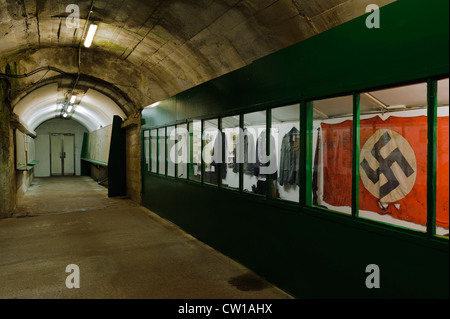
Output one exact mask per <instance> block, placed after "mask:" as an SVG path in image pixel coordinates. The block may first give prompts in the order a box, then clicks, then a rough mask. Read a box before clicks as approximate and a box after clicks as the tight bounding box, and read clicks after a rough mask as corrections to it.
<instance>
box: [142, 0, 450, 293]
mask: <svg viewBox="0 0 450 319" xmlns="http://www.w3.org/2000/svg"><path fill="white" fill-rule="evenodd" d="M448 6H449V3H448V1H441V0H433V1H427V2H424V1H419V0H408V1H406V0H399V1H397V2H394V3H392V4H390V5H388V6H385V7H383V8H382V9H381V12H380V17H381V28H379V29H368V28H367V27H366V17H367V15H366V16H362V17H361V18H358V19H355V20H353V21H350V22H348V23H346V24H343V25H341V26H339V27H337V28H334V29H332V30H330V31H327V32H324V33H322V34H320V35H318V36H315V37H313V38H310V39H308V40H306V41H303V42H301V43H299V44H296V45H294V46H292V47H289V48H287V49H285V50H282V51H280V52H277V53H275V54H272V55H270V56H268V57H265V58H262V59H260V60H258V61H255V62H254V63H252V64H250V65H249V66H247V67H245V68H242V69H240V70H237V71H235V72H232V73H230V74H227V75H225V76H222V77H220V78H217V79H214V80H212V81H209V82H207V83H205V84H203V85H200V86H198V87H195V88H193V89H191V90H188V91H186V92H183V93H180V94H178V95H176V96H174V97H172V98H169V99H167V100H165V101H162V102H161V104H160V105H159V106H158V107H156V108H147V109H144V110H143V113H142V117H143V120H144V122H145V123H144V125H143V126H142V130H143V131H145V130H148V129H154V128H158V127H163V126H168V125H174V124H181V123H186V121H189V120H194V119H196V120H198V119H209V118H214V117H224V116H230V115H233V114H242V113H243V112H247V111H251V110H260V109H264V108H266V107H275V106H280V105H284V104H288V103H294V102H303V103H302V105H303V106H306V105H307V104H306V103H305V102H304V101H305V100H314V99H318V98H323V97H328V96H330V97H331V96H336V95H343V94H349V93H350V94H351V93H354V92H359V91H364V90H367V89H375V88H384V87H389V86H392V85H399V84H407V83H413V82H417V81H420V80H423V81H426V80H429V79H430V78H432V79H434V78H435V79H439V78H442V77H448V73H449V61H448V56H449V31H448V27H449V16H448V9H449V8H448ZM306 118H307V114H306V112H304V114H303V115H302V123H305V121H306ZM305 130H306V128H305V125H304V128H303V133H305V134H306V135H307V133H308V131H307V130H306V131H305ZM142 145H144V143H142ZM306 147H307V141H306V142H305V141H304V143H303V148H304V149H303V150H306ZM142 153H143V154H145V152H142ZM307 165H311V163H308V162H307V161H303V163H302V167H303V169H304V170H305V171H306V166H307ZM303 175H306V174H303ZM303 178H304V180H305V182H306V181H307V178H308V177H307V176H303ZM303 191H304V192H306V191H307V189H304V190H303ZM302 198H303V200H302V201H303V203H300V205H298V204H290V203H284V202H279V201H272V200H269V199H265V198H257V197H254V196H252V195H250V194H243V193H239V192H235V191H229V190H226V189H219V188H217V187H213V186H208V185H203V184H198V183H195V182H192V181H181V180H176V179H172V178H167V177H161V176H157V175H154V174H149V173H144V172H143V203H144V205H145V206H146V207H148V208H149V209H151V210H152V211H154V212H155V213H157V214H159V215H160V216H162V217H164V218H166V219H168V220H170V221H172V222H173V223H175V224H177V225H178V226H180V227H181V228H183V229H184V230H186V231H187V232H189V233H190V234H192V235H193V236H195V237H196V238H198V239H200V240H201V241H203V242H205V243H207V244H208V245H210V246H212V247H214V248H216V249H218V250H219V251H221V252H223V253H224V254H226V255H228V256H230V257H231V258H233V259H235V260H237V261H238V262H240V263H242V264H243V265H245V266H247V267H249V268H251V269H252V270H254V271H255V272H257V273H258V274H260V275H261V276H263V277H265V278H266V279H268V280H269V281H271V282H273V283H275V284H277V285H278V286H279V287H280V288H282V289H284V290H286V291H287V292H289V293H291V294H292V295H294V296H295V297H297V298H448V297H449V278H448V274H449V250H448V248H449V245H448V241H447V240H445V239H442V238H437V237H434V236H429V234H422V233H416V232H413V231H409V230H406V229H402V228H395V227H393V226H392V227H391V226H388V225H384V224H381V223H375V222H370V221H367V220H363V219H359V218H353V217H350V216H342V215H339V214H335V213H333V212H326V211H323V210H319V209H315V208H309V207H306V205H305V204H306V201H305V199H304V198H305V196H303V197H302ZM370 264H376V265H378V266H379V267H380V270H381V288H380V289H368V288H367V287H366V284H365V283H366V278H367V276H368V274H367V273H366V267H367V266H368V265H370Z"/></svg>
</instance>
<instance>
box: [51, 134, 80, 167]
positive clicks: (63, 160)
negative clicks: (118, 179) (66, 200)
mask: <svg viewBox="0 0 450 319" xmlns="http://www.w3.org/2000/svg"><path fill="white" fill-rule="evenodd" d="M50 166H51V169H50V171H51V175H52V176H74V175H75V136H74V135H73V134H51V135H50Z"/></svg>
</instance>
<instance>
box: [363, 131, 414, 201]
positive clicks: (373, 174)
mask: <svg viewBox="0 0 450 319" xmlns="http://www.w3.org/2000/svg"><path fill="white" fill-rule="evenodd" d="M391 140H392V138H391V136H390V135H389V133H388V132H386V133H384V135H383V136H382V137H381V138H380V139H379V141H378V142H377V143H376V144H375V145H374V147H373V149H372V152H371V153H372V155H373V157H374V158H375V159H376V160H377V161H378V163H379V164H380V165H379V167H378V168H377V169H376V170H373V169H372V168H371V167H370V165H369V163H368V162H367V160H366V159H364V160H363V161H362V163H361V167H362V168H363V169H364V171H365V172H366V174H367V177H368V178H369V179H370V180H371V181H372V183H374V184H376V183H378V182H379V181H380V176H381V174H383V175H384V176H385V177H386V179H387V180H388V182H387V183H386V184H384V185H383V186H382V187H380V199H382V198H384V197H386V196H388V195H389V194H390V193H391V192H392V191H393V190H395V189H396V188H397V187H398V186H400V182H399V181H398V179H397V177H395V174H394V172H393V171H392V165H393V164H394V163H397V164H398V165H399V166H400V168H401V169H402V171H403V173H404V174H405V176H406V177H410V176H411V175H413V174H414V173H415V171H414V169H413V168H412V167H411V165H410V164H409V163H408V161H407V160H406V158H405V157H404V156H403V154H402V152H401V151H400V149H399V148H396V149H395V150H394V151H392V153H391V154H390V155H389V156H388V157H387V158H384V157H383V156H382V155H381V149H382V148H383V147H385V146H386V145H387V144H389V142H390V141H391Z"/></svg>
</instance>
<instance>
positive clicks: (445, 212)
mask: <svg viewBox="0 0 450 319" xmlns="http://www.w3.org/2000/svg"><path fill="white" fill-rule="evenodd" d="M448 117H449V79H448V78H447V79H444V80H441V81H439V82H438V140H437V148H438V149H437V151H438V162H437V185H436V191H437V194H436V199H437V205H436V207H437V211H436V217H437V219H436V222H437V229H436V233H437V234H438V235H440V236H446V237H447V238H448V236H449V202H448V194H449V186H448V185H449V170H448V168H449V141H448V138H449V120H448Z"/></svg>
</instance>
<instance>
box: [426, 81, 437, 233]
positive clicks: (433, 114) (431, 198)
mask: <svg viewBox="0 0 450 319" xmlns="http://www.w3.org/2000/svg"><path fill="white" fill-rule="evenodd" d="M427 88H428V90H427V92H428V93H427V94H428V96H427V99H428V111H427V113H428V114H427V115H428V117H427V119H428V151H427V152H428V156H427V159H428V162H427V234H428V236H430V237H434V236H436V229H437V226H436V199H437V195H436V191H437V188H436V187H437V124H438V122H437V112H438V82H437V80H434V79H428V83H427Z"/></svg>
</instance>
